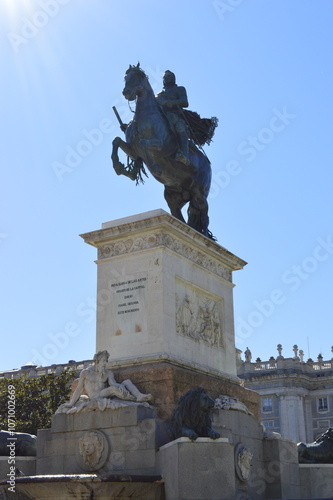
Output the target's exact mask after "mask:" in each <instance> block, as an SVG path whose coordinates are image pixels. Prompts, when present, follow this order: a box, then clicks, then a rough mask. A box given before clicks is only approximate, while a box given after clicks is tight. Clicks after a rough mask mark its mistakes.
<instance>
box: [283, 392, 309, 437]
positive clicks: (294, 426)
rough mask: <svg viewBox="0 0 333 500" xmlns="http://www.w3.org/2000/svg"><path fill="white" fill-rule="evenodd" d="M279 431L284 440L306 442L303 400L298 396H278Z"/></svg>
mask: <svg viewBox="0 0 333 500" xmlns="http://www.w3.org/2000/svg"><path fill="white" fill-rule="evenodd" d="M279 407H280V408H279V413H280V431H281V435H282V437H283V438H285V439H291V440H292V441H295V442H296V443H297V442H299V441H304V440H306V430H305V415H304V406H303V398H302V396H300V395H286V396H280V404H279Z"/></svg>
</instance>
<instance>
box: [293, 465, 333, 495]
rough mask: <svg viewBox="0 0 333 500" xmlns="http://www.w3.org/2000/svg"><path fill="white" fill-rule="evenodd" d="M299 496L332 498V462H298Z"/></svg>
mask: <svg viewBox="0 0 333 500" xmlns="http://www.w3.org/2000/svg"><path fill="white" fill-rule="evenodd" d="M299 469H300V479H301V498H303V499H306V498H313V499H315V498H332V493H333V464H300V465H299Z"/></svg>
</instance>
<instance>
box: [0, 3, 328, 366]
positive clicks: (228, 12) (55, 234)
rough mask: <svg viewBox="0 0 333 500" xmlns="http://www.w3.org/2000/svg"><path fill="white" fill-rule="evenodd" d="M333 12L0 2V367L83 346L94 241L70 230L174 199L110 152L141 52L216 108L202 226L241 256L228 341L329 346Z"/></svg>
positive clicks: (59, 356)
mask: <svg viewBox="0 0 333 500" xmlns="http://www.w3.org/2000/svg"><path fill="white" fill-rule="evenodd" d="M332 18H333V2H332V1H331V0H317V1H316V2H314V1H309V0H308V1H307V0H292V1H291V0H270V1H267V0H243V1H241V0H221V1H213V0H196V1H194V0H181V1H179V0H177V1H176V0H168V1H166V0H162V1H156V0H154V1H153V0H141V1H140V2H139V1H136V0H112V1H111V0H2V1H1V6H0V26H1V39H0V40H1V41H0V43H1V51H0V58H1V67H2V78H1V81H0V96H1V97H0V98H1V115H2V119H1V124H0V127H1V131H0V133H1V143H2V144H1V201H0V203H1V212H0V215H1V218H0V279H1V290H0V293H1V296H0V304H1V320H0V325H1V339H2V346H1V354H0V369H2V370H4V369H11V368H15V367H19V366H21V365H23V364H24V363H26V362H28V361H31V360H32V359H34V360H35V361H37V362H39V363H40V362H41V361H43V360H44V363H43V364H44V365H47V364H52V363H61V362H67V361H68V360H69V359H75V360H82V359H89V358H92V356H93V354H94V352H95V314H94V308H93V306H94V303H95V295H96V265H95V264H94V259H95V258H96V253H95V249H94V248H92V247H90V246H88V245H85V244H84V242H83V240H82V239H81V238H80V237H79V236H78V235H79V234H80V233H84V232H88V231H91V230H95V229H98V228H100V225H101V223H102V222H105V221H108V220H113V219H116V218H120V217H125V216H128V215H132V214H135V213H140V212H145V211H148V210H153V209H157V208H163V209H165V210H168V208H167V206H166V203H165V201H164V198H163V186H162V185H160V184H158V183H157V181H155V180H154V179H153V178H151V177H150V178H149V179H148V180H147V181H146V183H145V185H144V186H140V187H136V186H135V184H134V183H133V182H131V181H130V180H129V179H127V178H124V177H122V178H120V177H117V176H116V174H115V173H114V171H113V169H112V166H111V162H110V151H111V142H112V138H113V137H114V136H115V135H118V134H119V133H120V134H121V132H120V131H119V129H118V124H117V121H116V119H115V117H114V115H113V113H112V109H111V107H112V105H114V104H116V105H117V107H118V110H119V112H120V114H121V116H122V117H123V120H124V121H128V119H129V116H130V115H131V113H130V111H129V108H128V106H127V102H125V100H124V98H123V97H122V94H121V91H122V88H123V75H124V73H125V70H126V69H127V67H128V65H129V64H136V63H137V61H140V63H141V66H142V68H143V69H144V70H145V71H146V72H147V73H148V75H149V77H150V82H151V83H152V85H153V87H154V89H155V90H156V91H159V90H160V89H161V87H162V74H163V72H164V70H165V69H170V70H172V71H174V72H175V73H176V76H177V83H179V84H180V85H184V86H185V87H186V89H187V92H188V98H189V102H190V109H193V110H196V111H198V112H199V113H200V114H201V115H202V116H207V117H209V116H217V117H218V118H219V120H220V121H219V127H218V129H217V132H216V135H215V139H214V142H213V143H212V144H211V145H210V146H209V147H207V148H206V152H207V154H208V156H209V158H210V160H211V162H212V167H213V172H214V174H213V184H212V188H211V196H210V198H209V204H210V220H211V223H210V227H211V230H212V231H213V233H214V234H215V235H216V236H217V238H218V241H219V243H220V244H221V245H223V246H224V247H226V248H228V249H229V250H230V251H232V252H234V253H235V254H236V255H238V256H239V257H241V258H243V259H244V260H246V261H247V262H248V265H247V266H246V267H245V268H244V270H242V271H238V272H236V273H234V282H235V284H236V288H235V289H234V302H235V323H236V345H237V347H239V348H240V349H242V350H243V351H244V350H245V348H246V347H247V346H249V347H250V349H251V351H252V354H253V357H254V358H256V357H258V356H260V358H261V359H262V360H265V359H268V358H269V357H270V356H271V355H274V356H275V355H276V354H277V351H276V345H277V344H278V343H281V344H282V345H283V348H284V350H283V354H284V355H285V356H292V355H293V351H292V346H293V345H294V344H298V346H299V348H301V349H303V350H304V352H305V356H306V358H307V357H308V355H309V354H310V356H311V357H312V358H316V357H317V355H318V353H319V352H322V354H323V356H324V358H325V359H327V358H330V357H331V351H330V348H331V345H333V335H332V282H333V228H332V213H333V210H332V208H333V207H332V181H333V174H332V156H333V153H332V120H333V105H332V88H333V82H332V52H333V50H332V49H333V47H332ZM105 120H106V121H105ZM101 123H103V124H104V125H105V123H107V128H105V127H104V128H103V131H101ZM93 129H99V130H100V132H99V134H98V137H97V135H96V134H95V136H94V137H95V139H94V141H95V144H92V142H91V141H92V136H91V135H90V133H91V131H92V130H93ZM89 137H90V139H89ZM87 139H88V140H90V143H89V144H90V146H89V145H88V146H87ZM82 141H86V142H85V143H82ZM82 144H86V149H84V146H83V147H82ZM78 150H79V153H78ZM73 151H76V154H75V155H74V153H73ZM59 164H62V165H64V166H65V167H66V168H65V169H64V171H62V170H61V168H60V169H59ZM83 312H84V314H83ZM61 334H63V335H61ZM308 347H309V351H308Z"/></svg>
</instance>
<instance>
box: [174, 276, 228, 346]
mask: <svg viewBox="0 0 333 500" xmlns="http://www.w3.org/2000/svg"><path fill="white" fill-rule="evenodd" d="M222 306H223V302H222V300H221V299H220V298H219V297H216V296H214V295H212V294H209V293H207V292H205V291H204V290H201V289H199V288H198V287H196V286H194V285H192V284H190V283H186V282H185V281H183V280H180V279H177V280H176V331H177V333H179V334H181V335H185V336H188V337H190V338H191V339H193V340H196V341H198V342H200V341H202V342H206V343H208V344H209V345H211V346H214V347H222V345H223V335H222V334H223V328H222V319H223V315H222Z"/></svg>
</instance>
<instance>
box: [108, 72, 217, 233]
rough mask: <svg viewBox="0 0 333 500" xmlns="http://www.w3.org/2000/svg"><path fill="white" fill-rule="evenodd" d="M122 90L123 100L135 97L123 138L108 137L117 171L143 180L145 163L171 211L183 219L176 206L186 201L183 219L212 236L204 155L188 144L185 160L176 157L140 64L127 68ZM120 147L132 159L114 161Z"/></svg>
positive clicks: (173, 141) (173, 139)
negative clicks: (129, 120)
mask: <svg viewBox="0 0 333 500" xmlns="http://www.w3.org/2000/svg"><path fill="white" fill-rule="evenodd" d="M123 95H124V97H125V98H126V99H127V100H128V101H134V100H136V109H135V113H134V117H133V120H132V121H131V122H130V123H129V124H128V126H127V127H126V130H125V136H126V142H125V141H123V140H122V139H121V138H120V137H115V139H114V140H113V142H112V146H113V147H112V154H111V158H112V162H113V167H114V169H115V171H116V173H117V174H118V175H120V174H122V175H125V176H127V177H129V178H130V179H132V180H136V181H137V182H139V181H140V180H141V181H142V180H143V179H142V173H144V174H145V175H147V174H146V172H145V169H144V165H143V163H144V164H145V165H146V166H147V168H148V169H149V171H150V173H151V174H152V175H153V176H154V177H155V179H156V180H158V181H159V182H161V183H162V184H164V186H165V188H164V197H165V199H166V202H167V204H168V206H169V209H170V211H171V214H172V215H173V216H174V217H176V218H177V219H179V220H181V221H182V222H185V220H184V218H183V215H182V212H181V209H182V208H183V207H184V205H185V204H186V203H189V206H188V221H187V224H188V225H189V226H191V227H192V228H194V229H196V230H197V231H199V232H200V233H202V234H204V235H205V236H207V237H208V238H211V239H215V238H214V237H213V235H212V233H211V232H210V231H209V229H208V223H209V218H208V203H207V196H208V193H209V189H210V183H211V175H212V174H211V165H210V161H209V160H208V158H207V156H206V155H205V154H204V153H203V152H202V151H200V150H199V149H198V148H197V147H196V146H195V145H194V144H193V143H191V144H190V148H189V160H190V163H189V165H185V164H184V163H182V162H180V161H177V160H176V159H175V156H176V153H177V151H178V148H179V146H178V141H177V137H176V136H175V134H174V132H173V131H172V130H171V127H170V124H169V122H168V119H167V117H166V116H165V114H164V112H163V110H162V109H161V107H160V105H159V104H158V102H157V100H156V98H155V95H154V92H153V89H152V87H151V86H150V83H149V81H148V77H147V75H146V74H145V73H144V71H143V70H142V69H141V68H140V67H139V64H138V65H137V66H130V67H129V68H128V70H127V71H126V74H125V87H124V90H123ZM119 148H121V149H122V150H123V151H124V152H125V153H126V155H127V156H128V158H129V159H131V161H129V162H128V165H127V166H126V167H125V165H124V164H123V163H121V162H120V161H119V157H118V149H119Z"/></svg>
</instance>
